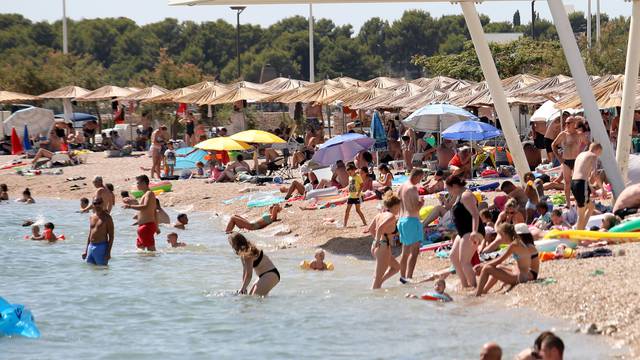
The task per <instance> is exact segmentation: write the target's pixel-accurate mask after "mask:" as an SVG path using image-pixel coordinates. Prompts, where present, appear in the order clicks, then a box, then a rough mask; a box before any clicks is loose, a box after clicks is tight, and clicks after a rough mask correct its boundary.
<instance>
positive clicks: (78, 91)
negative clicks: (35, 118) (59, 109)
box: [40, 85, 90, 99]
mask: <svg viewBox="0 0 640 360" xmlns="http://www.w3.org/2000/svg"><path fill="white" fill-rule="evenodd" d="M89 92H90V91H89V90H87V89H85V88H81V87H79V86H74V85H69V86H64V87H61V88H58V89H56V90H53V91H49V92H47V93H44V94H42V95H40V97H41V98H43V99H74V98H77V97H80V96H83V95H86V94H88V93H89Z"/></svg>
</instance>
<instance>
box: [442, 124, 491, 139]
mask: <svg viewBox="0 0 640 360" xmlns="http://www.w3.org/2000/svg"><path fill="white" fill-rule="evenodd" d="M501 134H502V131H500V130H498V129H496V128H495V127H494V126H493V125H491V124H487V123H483V122H480V121H472V120H468V121H461V122H459V123H455V124H453V125H451V126H449V127H448V128H447V129H445V130H444V131H442V137H443V138H445V139H448V140H466V141H482V140H487V139H493V138H495V137H498V136H500V135H501Z"/></svg>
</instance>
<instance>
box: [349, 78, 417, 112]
mask: <svg viewBox="0 0 640 360" xmlns="http://www.w3.org/2000/svg"><path fill="white" fill-rule="evenodd" d="M389 90H392V92H390V93H389V94H388V95H383V96H378V97H375V98H372V99H371V100H369V101H364V102H363V101H361V102H359V103H357V104H355V105H354V107H353V108H354V109H393V108H395V107H394V106H391V104H392V103H393V102H395V101H397V100H400V99H407V98H410V97H412V96H416V95H418V94H421V93H423V92H424V89H423V88H421V87H420V86H418V85H416V84H413V83H406V84H401V85H396V86H394V87H392V88H389Z"/></svg>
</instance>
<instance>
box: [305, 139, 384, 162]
mask: <svg viewBox="0 0 640 360" xmlns="http://www.w3.org/2000/svg"><path fill="white" fill-rule="evenodd" d="M375 142H376V141H375V140H374V139H372V138H370V137H368V136H366V135H362V134H343V135H340V136H336V137H334V138H333V139H331V140H329V141H327V142H325V143H324V144H322V145H320V147H319V148H318V151H316V152H315V154H314V155H313V160H314V161H316V162H317V163H319V164H321V165H331V164H334V163H335V162H336V161H338V160H342V161H351V160H353V158H354V157H355V156H356V154H357V153H358V152H360V151H362V150H369V149H370V148H371V146H373V144H374V143H375Z"/></svg>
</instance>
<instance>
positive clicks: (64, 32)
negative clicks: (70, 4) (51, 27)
mask: <svg viewBox="0 0 640 360" xmlns="http://www.w3.org/2000/svg"><path fill="white" fill-rule="evenodd" d="M67 44H68V41H67V0H62V53H63V54H66V53H68V52H69V46H68V45H67Z"/></svg>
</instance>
